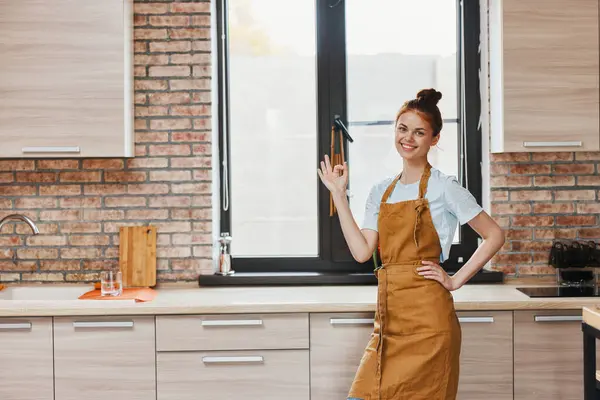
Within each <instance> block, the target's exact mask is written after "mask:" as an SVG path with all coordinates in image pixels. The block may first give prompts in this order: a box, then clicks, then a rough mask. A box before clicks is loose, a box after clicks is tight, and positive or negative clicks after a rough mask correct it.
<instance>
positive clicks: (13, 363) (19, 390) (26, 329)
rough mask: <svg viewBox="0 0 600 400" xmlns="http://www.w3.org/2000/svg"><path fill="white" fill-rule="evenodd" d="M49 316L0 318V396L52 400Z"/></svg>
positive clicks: (50, 319)
mask: <svg viewBox="0 0 600 400" xmlns="http://www.w3.org/2000/svg"><path fill="white" fill-rule="evenodd" d="M52 363H53V360H52V318H51V317H48V318H0V399H7V400H8V399H10V400H54V370H53V366H52Z"/></svg>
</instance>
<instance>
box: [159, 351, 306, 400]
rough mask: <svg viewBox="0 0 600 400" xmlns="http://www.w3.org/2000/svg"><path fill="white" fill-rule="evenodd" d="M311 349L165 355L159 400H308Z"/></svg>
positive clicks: (192, 352)
mask: <svg viewBox="0 0 600 400" xmlns="http://www.w3.org/2000/svg"><path fill="white" fill-rule="evenodd" d="M308 358H309V352H308V350H250V351H208V352H196V351H187V352H160V353H158V355H157V367H158V386H157V388H158V396H157V399H158V400H196V399H199V398H203V399H204V398H205V399H244V400H281V399H286V400H288V399H289V400H309V398H310V397H309V373H308V369H309V360H308Z"/></svg>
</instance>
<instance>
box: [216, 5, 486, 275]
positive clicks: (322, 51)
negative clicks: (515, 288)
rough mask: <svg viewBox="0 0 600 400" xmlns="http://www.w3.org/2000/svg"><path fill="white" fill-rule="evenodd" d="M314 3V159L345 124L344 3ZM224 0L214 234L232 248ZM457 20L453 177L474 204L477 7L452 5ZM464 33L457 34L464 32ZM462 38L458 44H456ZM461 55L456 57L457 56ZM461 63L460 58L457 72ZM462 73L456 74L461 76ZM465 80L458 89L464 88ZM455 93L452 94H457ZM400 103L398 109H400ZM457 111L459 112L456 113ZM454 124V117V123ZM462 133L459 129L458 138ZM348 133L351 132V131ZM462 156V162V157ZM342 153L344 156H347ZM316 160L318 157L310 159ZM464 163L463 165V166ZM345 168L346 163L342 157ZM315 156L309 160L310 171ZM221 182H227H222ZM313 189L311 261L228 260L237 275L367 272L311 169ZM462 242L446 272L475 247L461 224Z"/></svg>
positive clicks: (478, 191)
mask: <svg viewBox="0 0 600 400" xmlns="http://www.w3.org/2000/svg"><path fill="white" fill-rule="evenodd" d="M314 1H316V21H317V24H316V27H317V85H318V87H317V94H318V98H317V107H318V108H317V117H318V135H319V137H318V151H317V154H318V155H323V154H326V153H327V152H328V149H329V140H330V134H331V124H332V121H333V119H334V116H335V115H339V116H340V117H341V119H342V120H343V121H347V110H346V104H347V97H346V62H347V60H346V54H345V51H346V45H345V1H344V0H314ZM227 3H228V0H219V1H218V2H217V38H218V45H217V49H218V60H219V64H218V65H217V66H216V68H217V71H218V72H217V79H218V90H219V95H218V99H219V101H218V110H217V112H218V129H219V132H218V133H219V135H218V136H219V178H220V183H221V185H220V191H221V196H220V199H221V201H220V204H219V207H220V232H229V233H230V234H231V235H232V237H233V242H234V243H235V232H233V231H232V228H231V208H232V207H235V204H232V203H231V201H230V199H231V193H232V192H233V191H235V187H232V186H231V184H230V182H231V176H230V173H229V171H230V168H228V167H229V165H230V163H232V162H235V160H232V159H231V154H230V148H229V143H230V140H229V139H230V137H229V132H228V127H229V113H228V109H227V103H228V100H229V91H230V88H229V84H228V80H227V75H228V71H229V63H228V62H229V60H228V52H227V51H225V50H226V49H227V48H228V36H227V34H226V27H227V26H228V24H227V17H228V16H227V13H226V12H225V10H227ZM456 6H457V15H458V20H457V24H458V28H459V29H458V37H457V43H458V51H459V56H458V57H457V63H458V68H457V70H458V79H459V82H460V83H459V85H458V87H459V89H461V90H463V88H464V97H463V100H464V101H461V99H460V98H459V104H462V106H463V107H462V110H459V115H463V116H464V120H461V121H459V124H464V127H461V130H462V129H464V130H465V132H466V136H465V137H466V141H462V140H461V141H460V143H459V148H460V149H461V153H462V154H461V156H460V158H459V160H460V168H459V170H460V174H459V175H460V176H459V180H460V181H461V182H463V186H464V182H468V189H469V191H470V192H471V193H472V194H473V195H474V197H475V199H476V200H477V202H478V203H479V204H481V199H482V177H481V151H482V149H481V134H482V133H481V129H480V126H479V121H480V113H481V102H480V90H479V85H480V82H479V69H480V55H479V38H480V14H479V2H477V1H462V0H456ZM463 28H464V29H463ZM461 37H462V40H461ZM461 55H462V57H461ZM461 59H462V60H464V62H463V63H462V64H463V65H462V67H463V68H464V69H461ZM461 71H462V73H461ZM463 78H464V86H462V85H463V82H462V81H463ZM461 90H459V97H460V91H461ZM399 106H400V104H399ZM461 111H462V113H461ZM453 121H456V120H453ZM461 130H459V136H461V135H460V132H461ZM350 133H352V131H351V128H350ZM465 151H466V154H467V157H464V154H465ZM346 154H348V152H347V151H346ZM317 158H319V157H317ZM467 163H468V165H467ZM348 164H349V165H351V164H352V160H351V159H349V160H348ZM316 166H317V159H315V167H316ZM224 182H226V185H224V184H223V183H224ZM315 184H318V185H319V189H318V213H319V217H318V221H319V256H318V257H297V258H291V257H268V258H248V257H237V258H234V260H233V262H232V264H233V266H234V269H235V271H236V272H242V273H278V272H280V273H284V272H285V273H293V272H299V273H307V272H308V273H315V272H316V273H348V274H356V273H367V272H372V270H373V262H372V261H367V262H365V263H358V262H356V261H355V260H353V258H352V256H351V254H350V252H349V250H348V248H347V245H346V243H345V240H344V237H343V234H342V231H341V228H340V224H339V220H338V218H337V214H336V215H334V216H333V217H330V216H329V192H328V190H327V189H326V188H325V187H324V185H322V184H321V182H320V181H319V180H318V178H317V176H316V172H315ZM224 190H227V192H228V197H229V199H228V201H229V204H228V208H227V210H225V209H224V208H225V207H223V193H224ZM459 229H460V230H461V233H460V234H461V241H460V243H459V244H453V245H452V248H451V251H450V258H449V259H448V260H447V261H446V262H445V263H444V264H443V267H444V268H445V269H446V270H447V271H456V270H458V269H459V268H460V267H461V265H462V264H463V263H464V262H466V261H467V260H468V259H469V258H470V256H471V255H472V254H473V252H475V250H476V249H477V247H478V240H479V236H478V235H477V233H476V232H474V231H473V230H472V229H471V228H470V227H469V226H468V225H463V226H460V228H459Z"/></svg>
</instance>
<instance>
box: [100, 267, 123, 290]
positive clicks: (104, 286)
mask: <svg viewBox="0 0 600 400" xmlns="http://www.w3.org/2000/svg"><path fill="white" fill-rule="evenodd" d="M122 293H123V277H122V275H121V271H102V272H101V273H100V294H101V295H102V296H119V295H120V294H122Z"/></svg>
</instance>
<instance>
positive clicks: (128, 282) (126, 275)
mask: <svg viewBox="0 0 600 400" xmlns="http://www.w3.org/2000/svg"><path fill="white" fill-rule="evenodd" d="M119 268H120V270H121V272H122V273H123V287H126V288H127V287H152V286H155V285H156V227H155V226H122V227H120V228H119Z"/></svg>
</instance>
